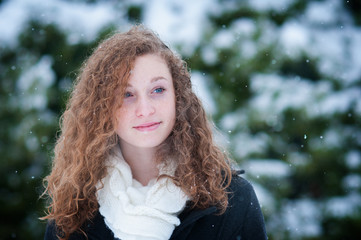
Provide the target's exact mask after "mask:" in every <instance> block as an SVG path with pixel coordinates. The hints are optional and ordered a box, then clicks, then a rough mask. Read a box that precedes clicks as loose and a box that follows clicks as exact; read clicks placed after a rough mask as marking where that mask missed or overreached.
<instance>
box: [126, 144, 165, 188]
mask: <svg viewBox="0 0 361 240" xmlns="http://www.w3.org/2000/svg"><path fill="white" fill-rule="evenodd" d="M120 149H121V151H122V154H123V157H124V160H125V161H126V162H127V163H128V165H129V166H130V168H131V170H132V175H133V178H134V179H136V180H137V181H138V182H140V183H141V184H142V185H143V186H146V185H148V183H149V181H150V180H152V179H154V178H156V177H157V176H158V174H159V171H158V168H157V163H156V160H155V157H154V156H155V151H156V150H155V149H154V148H136V147H132V146H129V145H127V144H120Z"/></svg>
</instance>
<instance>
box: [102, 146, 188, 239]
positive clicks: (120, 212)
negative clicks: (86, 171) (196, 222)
mask: <svg viewBox="0 0 361 240" xmlns="http://www.w3.org/2000/svg"><path fill="white" fill-rule="evenodd" d="M108 162H109V166H108V175H107V176H106V177H105V178H103V179H102V180H101V181H100V182H99V183H98V185H97V188H98V190H97V199H98V203H99V212H100V214H101V215H102V216H103V217H104V221H105V223H106V225H107V226H108V227H109V229H110V230H112V232H113V233H114V236H115V237H117V238H119V239H122V240H130V239H137V240H138V239H140V240H145V239H147V240H149V239H152V240H156V239H157V240H161V239H169V238H170V236H171V235H172V233H173V230H174V228H175V227H176V226H178V225H179V224H180V220H179V219H178V217H177V214H178V213H180V212H181V211H182V210H183V208H184V206H185V204H186V201H187V200H188V198H187V196H186V194H185V193H184V192H183V191H182V190H181V189H180V188H179V187H177V186H176V185H175V184H174V183H173V181H172V180H170V179H168V178H161V179H159V180H152V181H150V182H149V184H148V185H147V186H143V185H142V184H141V183H139V182H138V181H137V180H135V179H133V177H132V173H131V169H130V167H129V165H128V164H127V162H126V161H125V160H124V158H123V156H122V153H121V151H120V148H119V147H116V148H115V149H114V151H113V153H112V154H111V155H110V157H109V159H108ZM160 173H166V174H172V173H173V172H172V171H171V170H167V169H165V168H160ZM102 186H103V187H102Z"/></svg>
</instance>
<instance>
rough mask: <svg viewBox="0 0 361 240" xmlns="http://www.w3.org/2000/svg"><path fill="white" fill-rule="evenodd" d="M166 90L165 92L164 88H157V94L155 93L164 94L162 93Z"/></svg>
mask: <svg viewBox="0 0 361 240" xmlns="http://www.w3.org/2000/svg"><path fill="white" fill-rule="evenodd" d="M164 90H165V89H164V88H161V87H160V88H156V89H155V90H154V92H155V93H162V92H164Z"/></svg>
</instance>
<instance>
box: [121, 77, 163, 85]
mask: <svg viewBox="0 0 361 240" xmlns="http://www.w3.org/2000/svg"><path fill="white" fill-rule="evenodd" d="M160 80H165V81H168V79H167V78H165V77H162V76H157V77H153V78H152V79H151V80H150V82H151V83H154V82H157V81H160ZM127 86H128V87H133V86H132V84H130V83H128V84H127Z"/></svg>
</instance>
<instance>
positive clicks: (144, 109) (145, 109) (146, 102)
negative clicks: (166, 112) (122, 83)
mask: <svg viewBox="0 0 361 240" xmlns="http://www.w3.org/2000/svg"><path fill="white" fill-rule="evenodd" d="M154 113H155V107H154V104H153V103H152V101H151V100H150V99H149V98H146V97H139V98H138V99H137V105H136V110H135V114H136V116H137V117H147V116H150V115H152V114H154Z"/></svg>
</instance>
